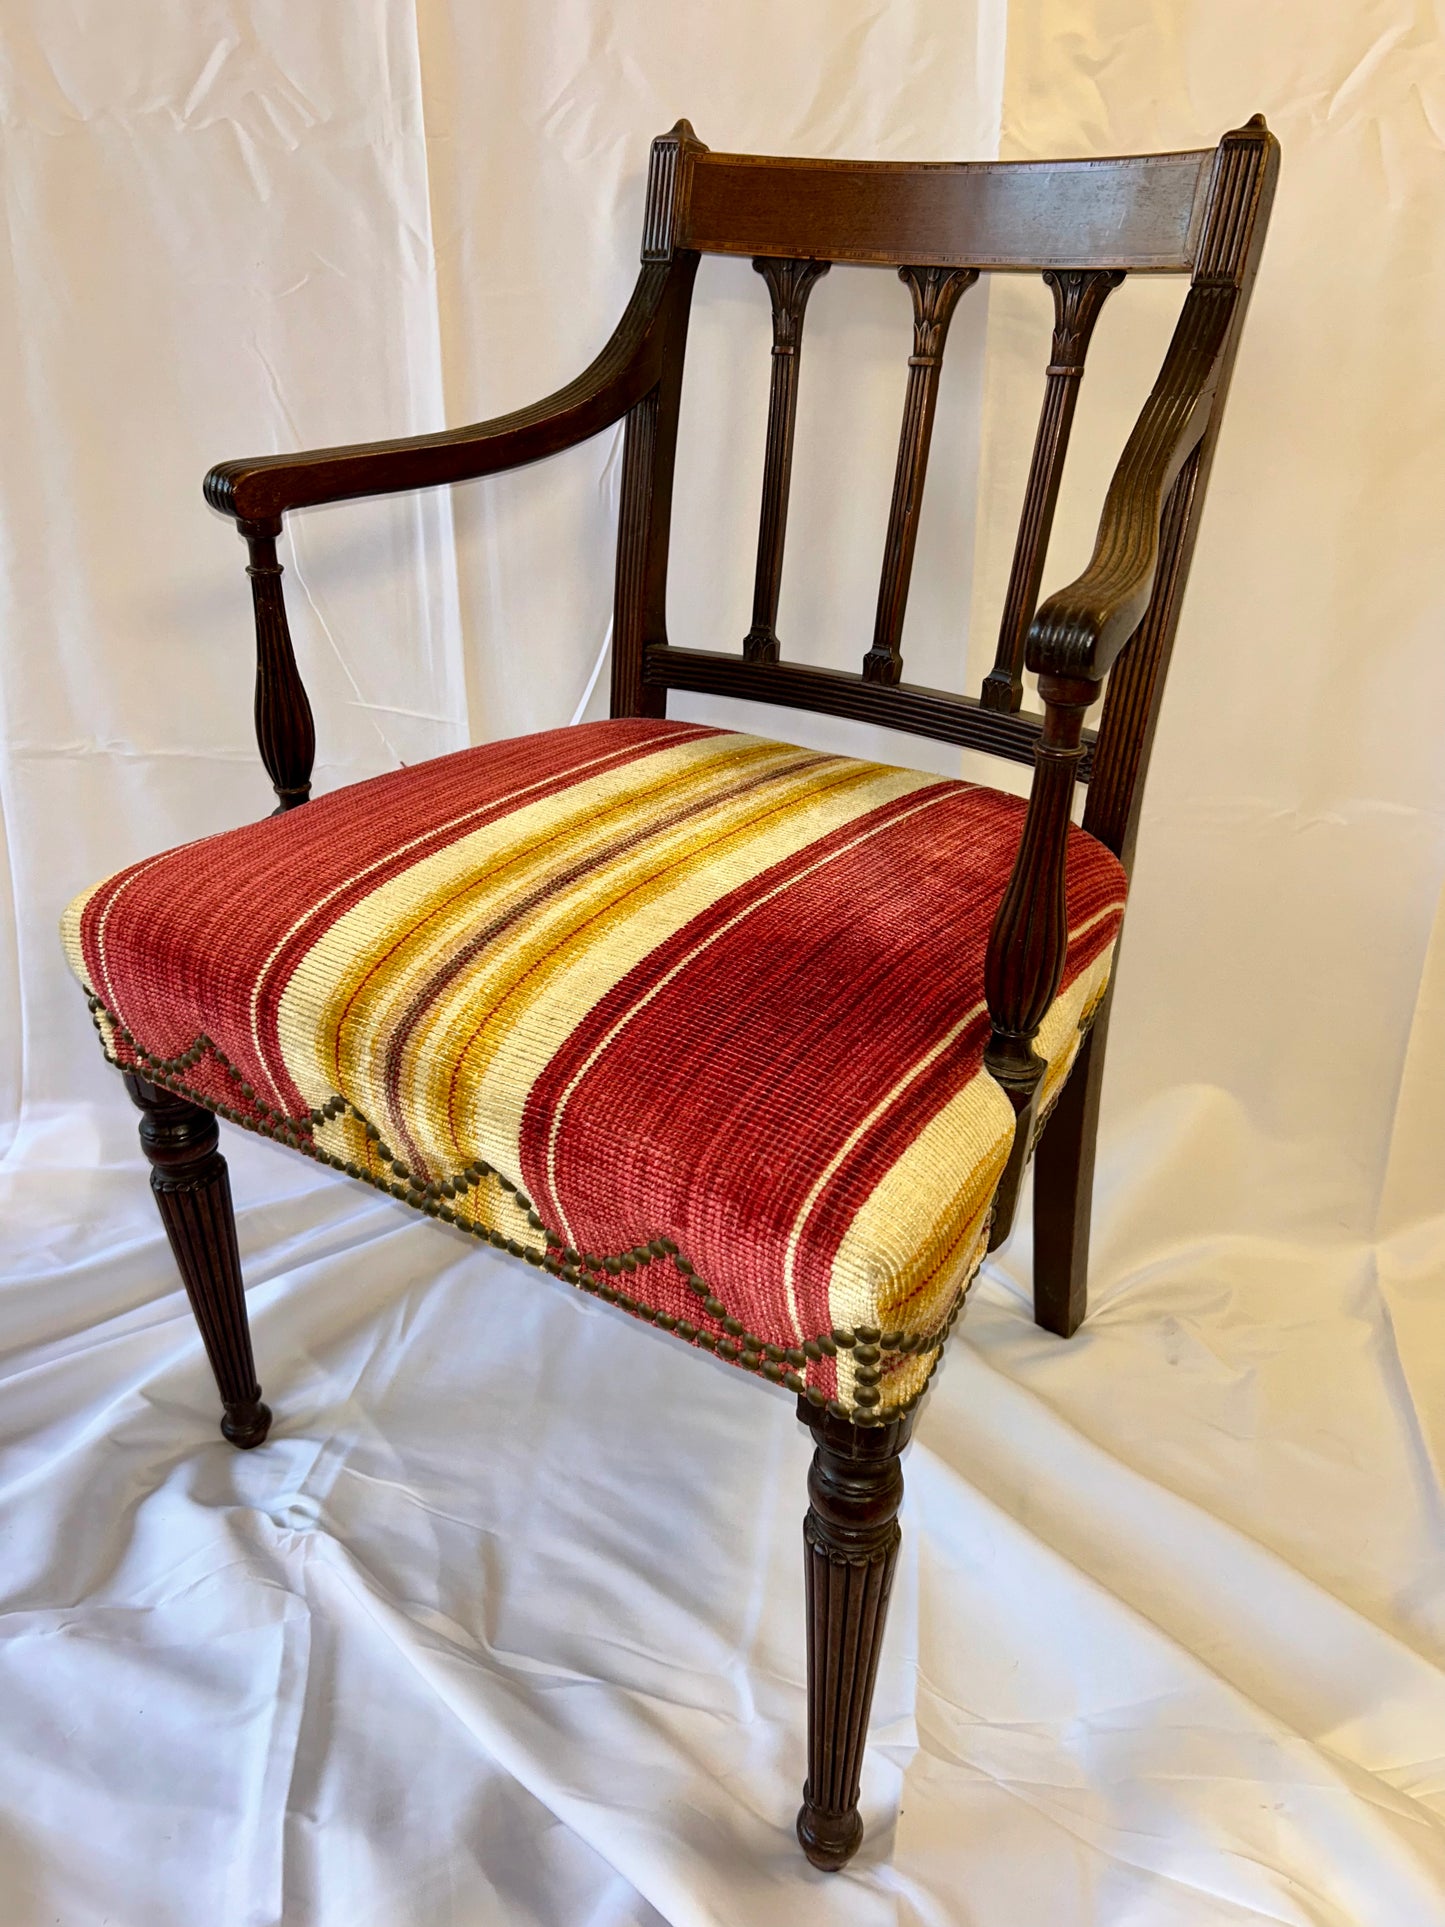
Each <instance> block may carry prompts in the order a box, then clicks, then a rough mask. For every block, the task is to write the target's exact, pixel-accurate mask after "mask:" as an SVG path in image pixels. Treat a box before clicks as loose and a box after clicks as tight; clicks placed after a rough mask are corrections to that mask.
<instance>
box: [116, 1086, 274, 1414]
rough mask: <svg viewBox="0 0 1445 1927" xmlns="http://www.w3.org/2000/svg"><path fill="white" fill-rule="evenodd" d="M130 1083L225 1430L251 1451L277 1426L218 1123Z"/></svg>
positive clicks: (170, 1096)
mask: <svg viewBox="0 0 1445 1927" xmlns="http://www.w3.org/2000/svg"><path fill="white" fill-rule="evenodd" d="M125 1084H126V1089H127V1090H128V1091H129V1092H130V1095H131V1100H132V1102H133V1103H134V1104H136V1105H137V1106H138V1108H139V1110H140V1112H141V1125H140V1141H141V1148H142V1150H143V1151H144V1152H145V1154H146V1156H147V1158H148V1159H149V1160H150V1163H151V1190H152V1191H153V1192H154V1193H155V1200H156V1204H157V1206H158V1208H159V1210H160V1214H161V1222H162V1223H163V1224H164V1225H165V1228H166V1236H167V1237H168V1238H169V1239H170V1244H171V1250H172V1252H173V1253H174V1254H175V1260H176V1265H177V1268H178V1269H179V1271H180V1274H181V1281H182V1283H183V1284H184V1285H185V1288H186V1296H187V1298H189V1299H190V1301H191V1310H192V1311H193V1312H194V1313H195V1314H196V1323H197V1324H198V1325H199V1326H200V1328H201V1340H202V1343H203V1344H204V1345H205V1348H206V1357H207V1358H208V1359H209V1360H210V1362H211V1370H212V1372H213V1373H214V1374H215V1379H216V1386H217V1389H218V1390H219V1392H220V1394H221V1404H222V1406H223V1408H224V1413H223V1416H222V1419H221V1434H222V1436H223V1437H224V1438H226V1439H228V1440H229V1441H230V1443H231V1444H232V1445H234V1446H236V1447H238V1448H239V1449H240V1450H241V1451H249V1450H251V1448H252V1447H254V1446H257V1445H260V1444H261V1442H262V1441H263V1440H264V1438H265V1437H266V1434H267V1433H268V1432H269V1431H270V1429H271V1413H270V1411H269V1410H268V1409H267V1407H266V1406H265V1405H263V1404H262V1403H261V1387H260V1386H259V1385H258V1384H257V1382H256V1366H255V1363H254V1360H253V1358H252V1355H251V1331H250V1326H249V1325H248V1323H247V1320H246V1293H245V1287H244V1285H243V1283H242V1280H241V1257H240V1252H239V1250H238V1249H237V1245H236V1215H235V1212H234V1210H233V1208H232V1205H231V1180H230V1176H229V1174H228V1173H227V1170H226V1160H225V1159H224V1158H223V1157H222V1156H221V1154H220V1152H219V1151H218V1150H217V1148H216V1147H217V1144H218V1143H219V1141H220V1131H219V1128H218V1126H217V1124H216V1120H215V1118H214V1117H213V1116H212V1115H211V1113H210V1112H209V1111H207V1110H203V1109H202V1108H201V1106H200V1105H198V1104H191V1103H188V1102H187V1101H186V1100H185V1099H184V1098H181V1097H177V1096H175V1094H174V1093H173V1092H171V1091H167V1090H165V1089H163V1088H162V1087H161V1086H159V1085H157V1084H152V1083H149V1082H148V1081H147V1080H146V1079H145V1078H143V1077H140V1076H137V1075H136V1074H135V1073H134V1072H127V1073H126V1078H125Z"/></svg>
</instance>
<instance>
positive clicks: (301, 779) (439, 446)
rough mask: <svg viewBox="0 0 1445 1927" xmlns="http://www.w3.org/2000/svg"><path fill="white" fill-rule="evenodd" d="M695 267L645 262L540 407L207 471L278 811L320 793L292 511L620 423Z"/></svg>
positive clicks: (479, 466)
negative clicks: (287, 564)
mask: <svg viewBox="0 0 1445 1927" xmlns="http://www.w3.org/2000/svg"><path fill="white" fill-rule="evenodd" d="M689 267H690V262H689V261H688V260H687V259H686V258H685V257H684V258H682V259H681V260H676V261H672V262H647V263H645V264H644V266H643V269H642V272H641V274H640V275H639V277H638V281H637V286H636V287H635V289H634V290H633V294H632V299H631V300H630V302H629V303H628V305H627V309H626V312H625V313H624V315H623V317H622V319H621V321H620V322H619V323H618V325H617V328H616V329H615V331H614V332H613V335H612V338H611V340H610V341H609V342H608V343H607V346H606V347H605V348H604V349H603V350H602V352H601V354H600V355H598V357H597V359H596V360H595V361H594V362H593V363H592V364H591V366H590V367H588V368H587V369H585V370H584V371H583V373H582V374H580V375H579V376H578V377H577V379H576V380H575V381H573V382H570V383H569V384H568V385H567V386H566V387H565V388H559V389H558V390H557V392H556V393H555V394H554V395H549V396H548V397H547V398H546V400H544V401H539V402H535V403H533V404H532V406H531V407H529V408H519V409H517V410H516V411H514V412H513V413H512V414H510V415H499V416H497V417H496V418H495V419H493V420H492V421H485V422H476V423H474V424H472V426H470V427H468V428H452V429H445V430H442V431H440V432H439V433H436V434H432V435H412V436H408V437H407V438H405V439H404V440H401V441H391V442H361V443H357V444H356V445H354V446H352V447H348V448H320V449H313V450H311V451H310V452H309V453H306V454H301V455H262V456H257V457H256V458H255V459H253V460H250V461H240V462H222V463H220V464H219V465H218V466H217V467H215V468H213V469H212V470H211V472H210V474H209V475H207V477H206V480H205V494H206V500H207V501H208V502H209V503H210V504H211V506H212V508H215V509H219V510H220V511H221V512H222V514H225V515H230V516H234V518H235V521H236V526H237V528H238V529H239V530H240V532H241V534H242V535H243V536H244V537H245V539H246V543H247V547H248V549H249V552H250V560H249V564H248V567H247V570H246V573H247V575H248V576H249V577H250V578H251V597H252V602H253V604H254V608H255V617H256V741H257V744H258V745H259V747H260V751H261V760H262V762H263V763H264V764H265V766H266V771H267V774H268V775H269V776H270V778H271V784H272V787H273V789H274V790H275V792H276V795H277V797H278V798H279V803H278V806H277V812H276V813H277V814H279V813H280V812H281V811H282V810H289V809H294V808H295V807H296V805H297V804H299V803H304V802H305V801H306V800H307V798H308V797H309V796H310V794H311V766H312V763H313V762H314V760H315V755H316V729H315V724H314V722H313V720H312V715H311V705H310V703H309V701H308V700H307V696H306V690H305V688H304V686H303V684H302V681H301V676H300V672H299V670H298V669H297V667H296V656H295V651H294V650H293V648H292V645H291V634H290V629H289V626H288V624H287V621H286V604H285V599H284V594H283V591H282V587H281V564H280V562H279V561H278V560H277V556H276V538H277V537H278V536H279V535H280V533H281V518H282V516H283V514H284V513H285V512H286V511H287V510H288V509H293V508H305V507H310V506H313V505H314V504H316V503H320V502H341V501H351V500H354V499H356V498H357V497H360V496H366V495H386V494H391V493H393V492H395V491H397V490H401V489H412V488H429V487H434V486H437V485H439V484H443V483H449V482H461V481H466V480H469V479H470V478H472V477H473V476H478V475H491V474H495V473H496V472H497V471H499V470H501V469H508V468H519V467H521V466H522V465H523V464H524V463H526V462H534V461H539V460H540V459H541V458H542V457H544V456H547V455H555V454H557V453H558V452H559V451H560V450H562V449H564V448H571V447H574V446H575V445H576V444H577V443H579V442H583V441H586V440H587V439H588V438H589V437H590V436H592V435H595V434H597V433H598V432H599V431H600V430H601V429H604V428H608V427H610V426H611V425H612V423H613V422H616V421H620V420H621V419H622V417H623V416H624V415H626V414H627V413H628V411H629V410H630V409H632V408H633V407H635V406H636V405H637V403H638V402H640V401H641V400H642V399H643V397H644V396H645V395H647V394H648V392H649V391H650V390H651V389H653V388H655V387H656V386H657V383H658V382H659V380H660V379H661V377H662V374H663V364H664V357H665V351H666V347H667V340H668V332H669V329H670V328H671V327H672V326H673V325H674V323H675V320H676V317H677V313H678V310H679V305H681V308H682V310H683V311H684V312H685V307H686V301H687V295H688V291H689V288H690V284H691V275H690V272H689Z"/></svg>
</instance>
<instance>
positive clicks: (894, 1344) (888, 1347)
mask: <svg viewBox="0 0 1445 1927" xmlns="http://www.w3.org/2000/svg"><path fill="white" fill-rule="evenodd" d="M903 1338H904V1334H903V1332H902V1331H901V1330H899V1331H895V1332H884V1334H883V1336H882V1337H881V1338H880V1339H879V1341H878V1342H879V1344H880V1345H881V1346H882V1347H883V1349H884V1351H885V1352H901V1351H902V1350H903Z"/></svg>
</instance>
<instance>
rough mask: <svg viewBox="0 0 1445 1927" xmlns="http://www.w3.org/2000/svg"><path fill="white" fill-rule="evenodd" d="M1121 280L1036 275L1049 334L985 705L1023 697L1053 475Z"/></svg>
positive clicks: (1074, 271)
mask: <svg viewBox="0 0 1445 1927" xmlns="http://www.w3.org/2000/svg"><path fill="white" fill-rule="evenodd" d="M1123 279H1124V277H1123V275H1122V274H1121V273H1120V272H1118V270H1116V269H1112V268H1103V269H1084V268H1067V269H1050V270H1049V272H1048V273H1046V274H1045V275H1044V280H1045V281H1046V282H1047V283H1048V285H1049V287H1050V288H1051V289H1052V290H1053V296H1054V336H1053V343H1052V351H1051V354H1050V358H1049V366H1048V372H1047V375H1046V377H1045V388H1044V406H1043V411H1042V413H1041V414H1040V416H1039V426H1038V433H1037V434H1036V435H1035V437H1034V453H1033V460H1032V462H1031V463H1030V465H1029V480H1028V487H1027V488H1026V489H1025V491H1024V509H1023V514H1022V516H1021V517H1020V519H1019V532H1018V540H1017V542H1016V543H1015V545H1014V559H1013V568H1012V570H1011V571H1010V574H1009V584H1008V595H1007V596H1006V597H1005V599H1004V612H1003V621H1002V622H1001V623H1000V625H999V632H998V652H997V654H996V655H995V657H994V664H993V668H992V669H991V670H990V671H989V673H988V675H987V676H986V677H985V678H984V683H983V688H982V689H981V690H980V692H979V695H980V698H981V700H982V702H983V706H984V708H985V709H998V710H1015V709H1017V708H1018V707H1019V705H1020V704H1021V702H1022V701H1023V673H1022V672H1023V666H1024V643H1025V641H1026V639H1027V637H1028V633H1029V623H1030V622H1031V621H1032V620H1033V614H1034V610H1035V608H1036V607H1037V606H1038V599H1039V583H1040V581H1041V579H1042V577H1043V572H1044V556H1045V555H1046V553H1047V552H1048V546H1049V534H1050V532H1051V530H1052V529H1053V526H1054V510H1055V508H1056V507H1057V505H1058V499H1059V482H1060V480H1061V479H1062V477H1063V472H1064V457H1065V456H1066V455H1067V453H1068V448H1069V433H1070V430H1071V429H1072V428H1073V425H1074V408H1075V405H1076V403H1077V401H1078V397H1079V383H1080V381H1081V380H1082V379H1083V373H1084V357H1085V356H1086V355H1087V354H1088V352H1089V341H1090V338H1091V336H1092V335H1093V332H1094V323H1095V322H1096V321H1097V320H1098V318H1099V314H1100V311H1101V310H1102V308H1103V306H1104V303H1105V301H1107V300H1108V298H1109V295H1110V294H1111V293H1112V291H1113V290H1114V289H1115V288H1117V287H1118V285H1119V283H1120V282H1121V281H1122V280H1123Z"/></svg>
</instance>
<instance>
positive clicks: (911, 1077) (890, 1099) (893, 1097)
mask: <svg viewBox="0 0 1445 1927" xmlns="http://www.w3.org/2000/svg"><path fill="white" fill-rule="evenodd" d="M987 1008H988V1006H987V1005H986V1004H985V1003H984V1002H983V1001H982V999H980V1001H979V1002H978V1003H976V1004H975V1005H974V1006H973V1008H972V1010H970V1011H968V1012H967V1013H966V1014H965V1015H964V1016H962V1017H960V1018H959V1020H958V1022H957V1023H956V1024H954V1025H953V1026H952V1028H951V1029H949V1030H948V1031H946V1032H945V1033H944V1035H943V1036H942V1037H940V1038H939V1040H938V1042H937V1043H936V1044H935V1045H934V1046H933V1048H932V1049H931V1050H930V1051H928V1052H927V1053H926V1054H925V1055H924V1056H922V1057H920V1058H919V1059H918V1061H917V1063H915V1064H913V1065H912V1066H911V1067H910V1068H909V1069H908V1070H906V1071H905V1072H904V1074H903V1076H902V1077H900V1078H899V1080H898V1082H897V1083H896V1084H895V1085H894V1086H893V1088H892V1090H890V1091H888V1092H887V1093H886V1094H885V1095H884V1096H883V1097H881V1098H879V1100H878V1102H877V1103H876V1104H875V1105H874V1106H873V1109H872V1110H871V1111H869V1113H868V1115H867V1116H866V1117H865V1118H863V1119H862V1120H861V1122H859V1123H858V1124H857V1125H855V1126H854V1128H853V1129H852V1130H851V1131H850V1132H849V1133H848V1135H847V1137H846V1138H845V1139H844V1140H843V1142H842V1143H841V1144H840V1145H839V1146H838V1149H837V1150H836V1151H835V1152H834V1153H833V1155H832V1157H831V1158H829V1160H828V1162H827V1164H826V1165H824V1167H823V1169H822V1170H821V1171H820V1172H819V1173H818V1175H817V1177H816V1178H815V1179H814V1181H813V1186H812V1189H811V1190H810V1191H809V1193H808V1195H807V1197H806V1198H805V1199H804V1200H803V1207H802V1209H801V1210H800V1211H799V1213H798V1215H797V1217H796V1218H795V1219H794V1220H793V1228H792V1230H791V1231H790V1232H789V1233H788V1243H787V1248H786V1251H785V1253H784V1256H783V1287H784V1290H785V1291H786V1292H787V1297H788V1316H789V1317H790V1318H791V1319H792V1321H793V1330H794V1332H795V1333H796V1334H797V1336H798V1338H799V1340H800V1341H801V1340H802V1339H803V1338H804V1337H805V1336H806V1335H807V1334H806V1333H805V1332H804V1330H803V1327H802V1325H801V1323H800V1322H799V1319H798V1299H797V1293H796V1289H795V1278H794V1274H795V1273H796V1270H797V1263H798V1246H799V1243H800V1242H801V1239H802V1235H803V1226H804V1225H805V1224H806V1223H807V1221H808V1216H809V1213H810V1212H811V1211H812V1209H813V1206H814V1205H815V1204H816V1203H817V1202H818V1199H819V1197H820V1196H821V1195H822V1192H823V1187H824V1186H825V1185H827V1184H829V1183H830V1182H831V1181H832V1179H833V1178H835V1177H836V1176H837V1175H838V1171H839V1169H840V1167H841V1165H842V1163H843V1160H844V1159H845V1158H846V1157H847V1156H848V1154H849V1152H850V1151H852V1150H853V1149H855V1147H856V1146H857V1144H858V1142H859V1140H860V1139H861V1138H862V1137H863V1135H864V1133H865V1132H867V1131H871V1130H872V1128H873V1126H874V1125H875V1124H876V1123H877V1122H878V1120H879V1118H880V1117H882V1116H883V1115H884V1113H885V1112H886V1111H888V1110H890V1109H891V1108H892V1106H893V1105H894V1104H895V1103H896V1102H897V1100H898V1099H899V1098H900V1097H901V1096H902V1095H903V1093H904V1091H906V1090H907V1089H908V1086H909V1085H910V1084H914V1083H916V1082H917V1081H918V1079H919V1078H920V1077H921V1076H922V1075H923V1073H924V1071H926V1070H927V1069H928V1067H929V1065H930V1064H934V1063H937V1061H938V1059H939V1057H940V1056H941V1055H942V1054H943V1052H944V1051H946V1050H947V1049H948V1047H949V1045H950V1044H952V1043H954V1042H955V1041H956V1040H957V1039H958V1038H959V1037H960V1036H961V1035H962V1034H963V1032H964V1031H965V1030H967V1028H968V1026H969V1025H970V1024H971V1023H972V1022H973V1021H974V1019H975V1018H976V1017H978V1016H980V1015H981V1014H982V1013H983V1012H984V1011H985V1010H986V1009H987ZM970 1081H972V1080H970ZM829 1299H830V1304H831V1291H830V1294H829Z"/></svg>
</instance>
